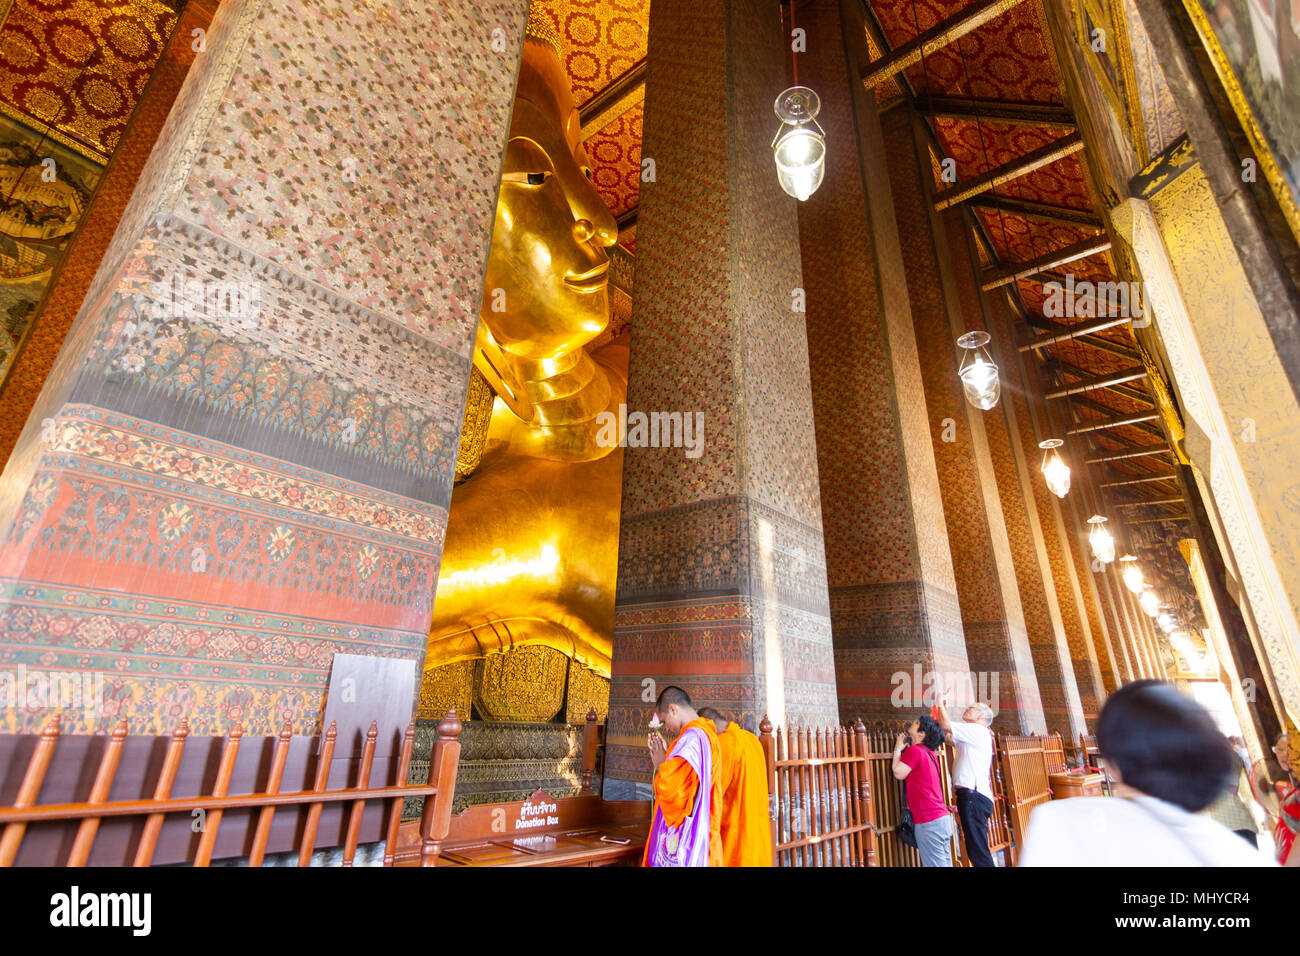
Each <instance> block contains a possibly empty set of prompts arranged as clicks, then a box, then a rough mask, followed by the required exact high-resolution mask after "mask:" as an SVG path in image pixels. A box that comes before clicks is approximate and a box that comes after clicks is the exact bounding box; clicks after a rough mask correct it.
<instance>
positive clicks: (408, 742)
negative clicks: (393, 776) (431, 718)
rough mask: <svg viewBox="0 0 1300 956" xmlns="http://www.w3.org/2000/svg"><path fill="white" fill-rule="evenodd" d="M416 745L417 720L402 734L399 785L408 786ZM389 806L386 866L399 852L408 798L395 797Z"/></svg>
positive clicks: (385, 848)
mask: <svg viewBox="0 0 1300 956" xmlns="http://www.w3.org/2000/svg"><path fill="white" fill-rule="evenodd" d="M414 747H415V721H411V722H410V723H409V724H407V725H406V733H405V734H403V735H402V752H401V755H400V756H399V757H398V758H397V786H399V787H405V786H406V774H407V771H408V770H409V769H410V766H411V750H412V749H413V748H414ZM389 802H390V804H391V805H390V806H389V808H388V839H387V840H386V841H385V842H384V866H392V865H393V856H394V854H395V853H396V852H397V831H398V828H399V827H401V825H402V805H403V804H405V803H406V800H405V799H403V798H402V797H394V798H393V799H392V800H391V801H389Z"/></svg>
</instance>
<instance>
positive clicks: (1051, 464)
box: [1038, 438, 1070, 498]
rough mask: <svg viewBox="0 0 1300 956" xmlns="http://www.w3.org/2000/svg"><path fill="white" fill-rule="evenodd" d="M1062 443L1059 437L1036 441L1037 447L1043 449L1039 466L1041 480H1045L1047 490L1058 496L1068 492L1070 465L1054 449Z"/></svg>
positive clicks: (1062, 496)
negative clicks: (1041, 475)
mask: <svg viewBox="0 0 1300 956" xmlns="http://www.w3.org/2000/svg"><path fill="white" fill-rule="evenodd" d="M1064 444H1065V442H1063V441H1062V440H1061V439H1059V438H1048V439H1046V440H1045V441H1040V442H1039V443H1038V447H1039V448H1041V449H1043V463H1042V465H1041V466H1039V467H1040V468H1041V470H1042V472H1043V480H1044V481H1045V482H1047V489H1048V491H1050V492H1051V493H1052V494H1054V495H1056V497H1058V498H1064V497H1065V496H1066V495H1068V494H1069V493H1070V466H1069V465H1067V464H1066V463H1065V459H1064V458H1062V457H1061V453H1060V452H1059V451H1057V450H1056V449H1058V448H1060V447H1061V446H1062V445H1064Z"/></svg>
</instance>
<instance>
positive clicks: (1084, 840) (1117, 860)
mask: <svg viewBox="0 0 1300 956" xmlns="http://www.w3.org/2000/svg"><path fill="white" fill-rule="evenodd" d="M1097 746H1098V748H1099V749H1100V750H1101V755H1102V758H1103V759H1104V760H1105V762H1106V769H1107V771H1108V772H1109V774H1110V777H1111V780H1112V781H1113V790H1114V793H1115V796H1114V797H1076V798H1073V799H1068V800H1053V801H1051V802H1049V803H1045V804H1043V805H1042V806H1040V807H1038V808H1037V809H1035V810H1034V812H1033V814H1032V815H1031V816H1030V818H1029V828H1028V832H1027V833H1026V835H1025V845H1024V847H1023V848H1022V850H1021V853H1020V859H1019V861H1018V862H1019V865H1020V866H1271V865H1273V862H1272V860H1270V859H1269V858H1268V856H1267V855H1266V854H1264V853H1261V852H1260V851H1259V850H1258V849H1252V848H1251V847H1249V846H1248V845H1247V844H1246V842H1245V841H1244V840H1242V839H1241V838H1240V837H1238V836H1237V835H1236V834H1234V833H1233V832H1232V831H1231V830H1229V829H1227V828H1226V827H1224V826H1223V825H1222V824H1219V823H1216V822H1215V821H1214V820H1211V819H1209V818H1208V817H1204V816H1198V815H1197V811H1199V810H1202V809H1204V808H1205V807H1207V806H1209V804H1210V803H1211V801H1213V800H1214V798H1215V797H1216V796H1218V794H1219V792H1220V790H1222V789H1223V788H1224V787H1225V786H1227V785H1228V782H1229V780H1230V779H1231V777H1232V773H1233V771H1234V770H1236V768H1237V762H1236V761H1237V758H1236V756H1235V755H1234V754H1233V752H1232V748H1231V747H1229V746H1228V742H1227V740H1226V739H1225V738H1224V736H1223V735H1222V733H1220V732H1219V730H1218V728H1217V727H1216V726H1215V724H1214V719H1213V718H1212V717H1211V716H1210V714H1209V713H1208V712H1207V711H1206V710H1205V708H1203V707H1202V706H1201V705H1200V704H1198V703H1197V702H1196V701H1194V700H1192V699H1191V698H1190V697H1188V696H1186V695H1184V694H1181V693H1179V692H1178V691H1177V690H1175V689H1174V688H1173V687H1172V686H1171V685H1169V684H1166V683H1164V682H1163V681H1154V680H1143V681H1135V682H1134V683H1132V684H1126V685H1125V686H1123V687H1121V688H1120V689H1119V690H1117V691H1116V692H1115V693H1114V694H1112V695H1111V696H1110V698H1109V699H1108V700H1107V701H1106V706H1105V707H1103V708H1102V711H1101V717H1100V719H1099V720H1098V722H1097Z"/></svg>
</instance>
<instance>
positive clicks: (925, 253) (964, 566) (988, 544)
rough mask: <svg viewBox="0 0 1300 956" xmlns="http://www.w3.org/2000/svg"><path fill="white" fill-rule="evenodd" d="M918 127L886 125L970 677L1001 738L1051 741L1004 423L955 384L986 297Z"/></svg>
mask: <svg viewBox="0 0 1300 956" xmlns="http://www.w3.org/2000/svg"><path fill="white" fill-rule="evenodd" d="M919 122H920V120H919V118H918V117H917V116H916V115H915V114H914V113H912V112H911V111H910V110H908V109H905V108H900V109H895V110H891V111H890V112H889V113H888V114H886V115H885V116H884V117H882V124H883V126H884V141H885V155H886V156H887V157H888V162H889V173H890V177H889V178H890V184H891V187H892V192H893V199H894V209H895V213H896V215H897V221H898V233H899V237H900V239H901V246H902V253H903V257H904V261H905V262H906V263H907V269H906V275H907V280H908V296H909V299H910V302H911V305H912V322H913V326H914V328H915V330H916V342H917V352H918V357H919V359H920V364H921V378H922V382H923V384H924V389H925V401H926V406H927V409H928V418H929V431H930V438H931V443H932V446H933V449H934V459H935V464H936V467H937V473H938V479H939V489H940V494H941V498H942V503H943V513H944V518H945V522H946V526H947V531H948V535H947V537H948V544H949V547H950V550H951V552H952V568H953V572H954V577H955V580H956V586H957V598H958V603H959V605H960V608H961V617H962V628H963V631H964V633H965V642H966V656H967V658H968V659H969V661H970V666H971V669H972V671H974V672H976V673H978V674H989V675H997V681H998V687H999V690H1000V697H1001V701H1000V702H994V701H990V702H989V703H990V704H992V705H993V706H994V708H995V710H996V711H997V718H996V721H995V726H997V727H998V729H999V730H1002V731H1004V732H1009V733H1025V734H1027V733H1045V732H1046V730H1047V723H1046V720H1045V718H1044V716H1043V704H1042V699H1041V697H1040V695H1039V690H1038V680H1037V677H1036V675H1035V673H1034V666H1033V657H1032V654H1031V652H1030V647H1029V636H1028V634H1027V632H1026V629H1025V620H1024V612H1023V610H1022V609H1021V603H1020V593H1019V590H1018V589H1017V587H1016V579H1015V568H1014V566H1013V560H1012V557H1011V544H1010V540H1009V538H1008V536H1007V532H1006V527H1005V523H1004V521H1005V519H1004V517H1003V513H1002V503H1001V501H1000V499H999V496H998V488H997V480H996V478H995V476H994V473H993V461H992V455H991V454H990V451H989V441H988V436H987V432H986V423H987V420H988V419H989V418H990V417H991V418H992V419H993V420H994V421H995V422H996V420H997V418H998V415H999V413H997V412H991V413H986V412H982V411H980V410H979V409H977V408H975V407H973V406H972V405H971V404H970V403H969V402H968V401H967V400H966V398H965V395H964V393H963V391H962V386H961V381H960V379H959V378H958V376H957V373H958V368H959V365H960V356H959V355H958V354H957V353H959V352H961V351H962V349H960V348H959V347H958V346H957V345H956V344H955V342H956V339H957V336H959V335H961V334H962V333H963V332H966V331H969V330H971V329H979V328H982V327H983V325H984V318H983V315H982V310H981V308H980V304H979V292H978V287H977V285H976V281H975V273H974V271H973V270H972V268H971V264H970V259H969V255H968V254H967V251H966V246H965V242H964V233H965V230H964V229H963V228H961V223H960V221H959V220H956V218H955V217H957V216H958V215H959V213H957V212H953V213H951V214H950V215H949V216H948V217H947V220H948V221H947V222H945V217H942V216H940V215H938V214H936V213H935V212H934V202H933V189H932V183H933V180H932V178H930V179H928V178H927V177H932V176H933V173H932V172H931V164H930V157H929V153H928V150H927V149H926V143H925V140H924V138H923V137H924V135H925V134H924V132H923V131H922V130H921V129H920V128H919V127H918V124H919ZM953 230H955V231H953ZM954 251H958V252H960V253H961V255H960V256H955V255H954ZM988 683H989V685H990V686H991V684H992V677H991V676H990V678H989V679H988Z"/></svg>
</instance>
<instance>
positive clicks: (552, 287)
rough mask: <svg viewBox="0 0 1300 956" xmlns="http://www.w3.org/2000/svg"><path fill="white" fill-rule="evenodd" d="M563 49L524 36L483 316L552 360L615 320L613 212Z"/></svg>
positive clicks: (510, 343)
mask: <svg viewBox="0 0 1300 956" xmlns="http://www.w3.org/2000/svg"><path fill="white" fill-rule="evenodd" d="M580 132H581V129H580V123H579V118H578V111H577V109H576V108H575V107H574V105H573V93H572V91H571V90H570V89H569V78H568V75H567V74H566V72H565V70H564V67H563V66H562V65H561V63H560V60H559V57H557V56H556V55H555V54H554V53H553V52H552V51H551V50H549V49H547V48H546V47H545V46H543V45H541V44H538V43H525V44H524V55H523V65H522V67H521V69H520V73H519V86H518V89H517V93H516V97H515V106H514V114H513V116H512V117H511V121H510V141H509V143H508V144H507V146H506V155H505V164H504V168H503V170H502V176H501V195H500V198H499V200H498V202H497V214H496V226H495V229H494V230H493V233H492V249H491V253H490V255H489V257H488V267H487V282H486V284H485V287H484V291H483V305H482V309H481V313H480V314H481V316H482V319H483V323H484V325H486V326H487V328H488V330H489V331H490V332H491V333H492V337H493V338H494V339H495V340H496V342H497V344H498V345H499V346H500V347H501V348H502V349H503V350H504V351H505V352H506V353H507V354H509V355H511V356H513V357H515V358H518V359H522V360H525V361H530V362H533V361H540V360H543V359H553V358H556V357H558V356H560V355H563V354H565V353H567V352H571V351H573V350H574V349H576V348H580V347H581V346H582V345H583V344H584V343H586V342H589V341H591V340H592V339H594V338H595V337H596V336H597V335H599V334H600V333H601V332H602V331H603V330H604V328H605V326H606V325H607V324H608V322H609V290H608V283H609V278H608V272H609V256H608V255H607V254H606V253H605V249H606V248H607V247H609V246H611V245H613V244H614V243H615V242H616V241H617V240H618V227H617V226H616V225H615V223H614V217H613V215H612V214H611V213H610V211H609V209H608V208H607V207H606V206H605V203H604V202H603V201H602V200H601V198H600V195H599V194H598V193H597V192H596V189H595V186H594V185H593V184H592V182H591V167H590V166H589V165H588V161H587V155H586V151H585V150H584V149H583V147H582V143H581V141H580Z"/></svg>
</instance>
